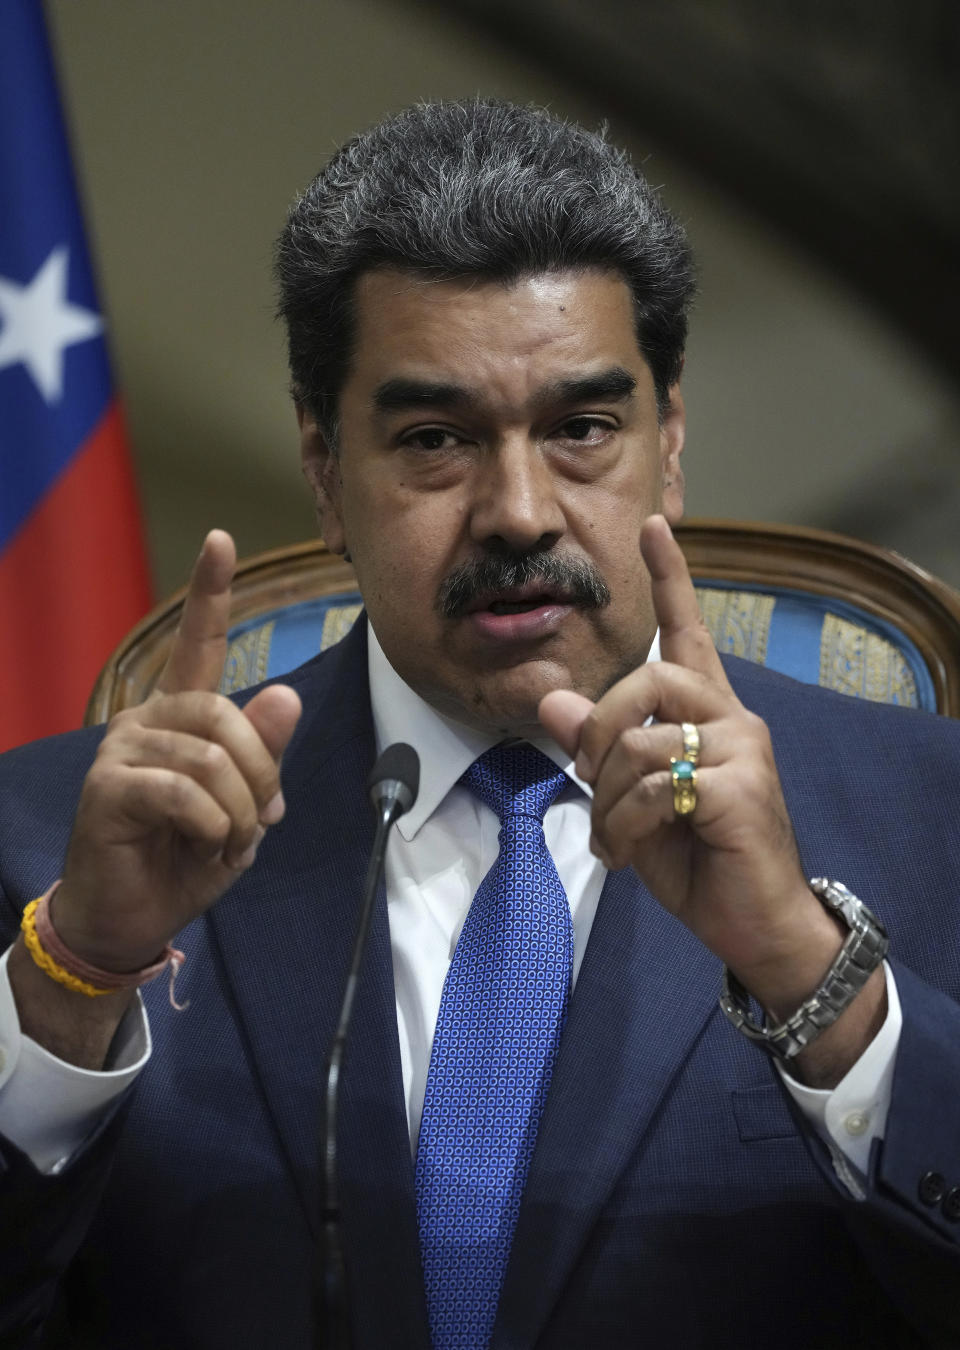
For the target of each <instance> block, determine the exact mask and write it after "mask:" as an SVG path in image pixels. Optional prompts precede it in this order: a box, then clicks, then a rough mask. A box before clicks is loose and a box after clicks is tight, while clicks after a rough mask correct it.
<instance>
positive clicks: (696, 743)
mask: <svg viewBox="0 0 960 1350" xmlns="http://www.w3.org/2000/svg"><path fill="white" fill-rule="evenodd" d="M680 734H681V735H682V736H683V758H684V759H686V760H689V762H690V763H691V764H698V763H699V762H700V730H699V728H698V727H695V726H694V724H693V723H692V722H681V723H680Z"/></svg>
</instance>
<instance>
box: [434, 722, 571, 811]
mask: <svg viewBox="0 0 960 1350" xmlns="http://www.w3.org/2000/svg"><path fill="white" fill-rule="evenodd" d="M460 782H461V783H463V785H464V787H468V788H469V789H470V791H471V792H473V793H474V794H475V795H476V796H477V797H479V798H480V800H481V801H482V802H484V803H485V804H486V805H487V806H489V807H490V810H491V811H493V812H494V813H495V814H496V815H497V817H498V818H499V820H500V824H501V825H506V823H507V821H508V820H509V819H510V818H511V817H513V816H532V817H533V818H534V819H535V820H538V821H540V822H541V824H542V823H543V817H544V815H545V814H546V812H547V808H548V807H549V806H551V805H552V804H553V802H555V801H556V799H557V797H559V795H560V793H561V792H562V791H563V789H564V788H565V787H566V786H567V784H568V783H569V782H570V780H569V778H568V777H567V775H566V774H565V773H564V772H563V770H562V769H558V768H557V766H556V764H554V762H553V760H552V759H548V758H547V756H546V755H544V754H542V753H541V751H539V750H537V749H536V747H535V746H532V745H529V744H527V742H526V741H518V742H516V744H514V745H502V744H501V745H495V746H493V747H492V748H491V749H489V750H488V751H487V752H486V754H483V755H481V756H480V758H479V759H477V760H474V762H473V763H472V764H471V765H470V767H469V769H467V771H466V773H465V774H463V776H462V777H461V779H460Z"/></svg>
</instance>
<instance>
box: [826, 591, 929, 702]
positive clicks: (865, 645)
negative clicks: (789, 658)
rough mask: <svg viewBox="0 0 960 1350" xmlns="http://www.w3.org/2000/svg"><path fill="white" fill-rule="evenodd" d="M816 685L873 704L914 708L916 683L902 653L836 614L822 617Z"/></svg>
mask: <svg viewBox="0 0 960 1350" xmlns="http://www.w3.org/2000/svg"><path fill="white" fill-rule="evenodd" d="M820 685H821V686H822V687H823V688H824V689H834V690H836V691H837V692H838V693H840V694H853V695H854V696H855V697H856V698H867V699H871V700H872V701H873V702H874V703H899V704H900V705H901V706H906V707H910V708H914V707H916V706H917V683H916V680H915V679H914V677H913V672H912V671H911V670H910V667H909V666H908V665H907V662H906V661H905V660H904V657H903V654H902V652H899V651H898V650H897V648H896V647H895V646H894V645H893V644H892V643H891V642H887V641H886V640H885V639H884V638H882V637H879V636H878V635H877V634H876V633H870V632H868V631H867V629H865V628H860V627H859V626H858V625H857V624H853V623H849V622H848V621H847V620H846V619H841V618H839V617H838V616H837V615H836V614H825V615H824V616H823V628H822V630H821V634H820Z"/></svg>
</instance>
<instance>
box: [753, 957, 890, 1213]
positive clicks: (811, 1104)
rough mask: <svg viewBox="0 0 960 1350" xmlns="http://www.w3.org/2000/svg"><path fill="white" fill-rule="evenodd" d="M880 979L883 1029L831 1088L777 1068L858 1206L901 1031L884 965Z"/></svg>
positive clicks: (882, 1124) (883, 1118) (880, 1128)
mask: <svg viewBox="0 0 960 1350" xmlns="http://www.w3.org/2000/svg"><path fill="white" fill-rule="evenodd" d="M883 973H884V975H885V976H886V981H887V1015H886V1018H885V1019H884V1023H883V1026H882V1027H881V1028H880V1030H879V1031H878V1032H877V1034H876V1036H874V1038H873V1040H872V1041H871V1042H870V1044H869V1045H868V1046H867V1048H866V1050H864V1052H863V1054H862V1055H861V1056H860V1058H859V1059H858V1060H857V1062H856V1063H855V1064H854V1065H853V1067H852V1068H851V1069H850V1070H849V1072H848V1073H847V1075H846V1077H844V1078H841V1080H840V1082H839V1083H838V1084H837V1086H836V1087H835V1088H830V1089H825V1088H811V1087H806V1086H805V1085H804V1084H803V1083H798V1082H797V1080H796V1079H795V1078H791V1076H790V1074H789V1073H788V1072H787V1070H786V1069H785V1068H784V1067H783V1065H781V1064H777V1069H778V1071H779V1073H780V1077H781V1078H782V1079H783V1082H784V1086H785V1087H786V1089H787V1091H788V1092H789V1093H790V1096H791V1097H792V1098H793V1100H794V1101H795V1102H796V1104H797V1105H798V1106H799V1108H800V1110H801V1111H802V1112H803V1114H804V1115H805V1116H806V1118H807V1120H808V1121H809V1123H810V1124H811V1125H812V1126H813V1128H814V1129H815V1130H816V1131H817V1133H818V1134H819V1135H820V1137H821V1139H822V1140H823V1141H824V1143H825V1144H826V1145H827V1148H828V1149H829V1150H830V1153H831V1156H832V1158H833V1165H834V1170H835V1171H836V1173H837V1175H838V1176H839V1178H840V1180H841V1181H842V1182H843V1184H844V1185H845V1186H846V1187H847V1189H848V1190H849V1191H850V1193H851V1195H853V1196H854V1197H855V1198H856V1199H858V1200H862V1199H863V1197H864V1196H865V1194H866V1189H865V1186H866V1178H867V1173H868V1171H869V1164H870V1148H871V1145H872V1144H873V1141H874V1139H882V1138H883V1132H884V1130H885V1129H886V1124H887V1113H888V1111H889V1110H890V1094H891V1090H892V1086H893V1069H894V1065H895V1063H896V1058H897V1046H898V1045H899V1044H900V1031H901V1028H902V1026H903V1013H902V1011H901V1008H900V997H899V995H898V993H897V982H896V980H895V979H894V977H893V971H892V970H891V969H890V966H889V965H888V964H887V962H886V961H884V963H883Z"/></svg>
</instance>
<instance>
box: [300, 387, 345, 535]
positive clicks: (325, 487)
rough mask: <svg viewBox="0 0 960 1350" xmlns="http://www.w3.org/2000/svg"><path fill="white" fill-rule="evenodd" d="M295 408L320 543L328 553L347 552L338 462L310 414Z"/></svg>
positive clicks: (301, 455) (302, 458) (305, 409)
mask: <svg viewBox="0 0 960 1350" xmlns="http://www.w3.org/2000/svg"><path fill="white" fill-rule="evenodd" d="M296 408H297V422H298V423H299V425H300V463H301V467H302V469H303V476H304V478H306V480H307V482H308V483H309V484H310V488H311V491H312V492H313V501H314V505H315V506H316V508H317V520H318V521H319V522H320V533H321V535H322V536H323V542H324V543H325V544H326V546H327V548H328V549H329V550H330V552H331V553H346V551H347V537H346V533H345V530H344V525H343V510H342V506H341V478H340V461H339V459H338V458H337V455H336V453H335V452H334V451H333V450H331V448H330V446H329V445H328V443H327V440H326V437H325V436H324V434H323V432H322V431H321V430H320V428H319V427H318V426H317V422H316V418H315V417H314V416H313V413H311V412H309V411H308V409H307V408H306V407H305V406H304V405H303V404H302V403H297V405H296Z"/></svg>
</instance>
